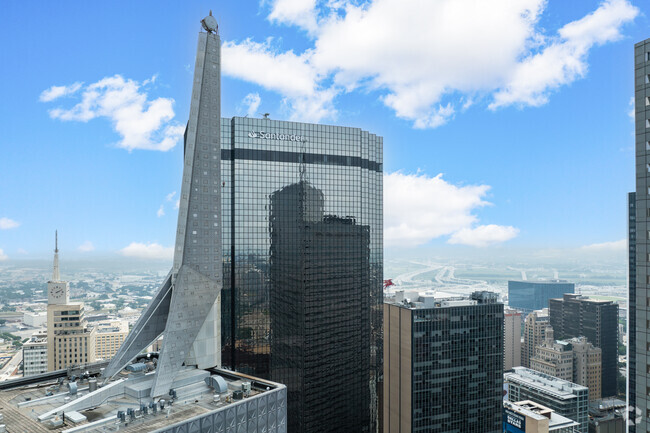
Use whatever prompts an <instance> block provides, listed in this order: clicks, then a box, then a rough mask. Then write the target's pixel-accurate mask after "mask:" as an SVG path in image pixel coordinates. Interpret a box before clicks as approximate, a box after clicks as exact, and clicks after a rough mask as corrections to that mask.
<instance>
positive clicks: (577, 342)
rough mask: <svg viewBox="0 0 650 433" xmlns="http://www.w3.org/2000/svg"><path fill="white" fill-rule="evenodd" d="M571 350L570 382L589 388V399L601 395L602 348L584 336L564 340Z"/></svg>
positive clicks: (597, 397)
mask: <svg viewBox="0 0 650 433" xmlns="http://www.w3.org/2000/svg"><path fill="white" fill-rule="evenodd" d="M566 342H567V343H568V344H570V345H571V348H572V351H573V380H572V381H571V382H573V383H577V384H578V385H582V386H586V387H587V388H589V400H598V399H600V398H601V395H602V382H601V381H602V350H601V349H600V348H599V347H595V346H594V345H593V344H591V343H590V342H589V341H588V340H587V339H586V338H585V337H576V338H571V339H569V340H566Z"/></svg>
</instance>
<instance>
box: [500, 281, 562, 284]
mask: <svg viewBox="0 0 650 433" xmlns="http://www.w3.org/2000/svg"><path fill="white" fill-rule="evenodd" d="M508 283H529V284H574V283H572V282H570V281H567V280H535V281H531V280H508Z"/></svg>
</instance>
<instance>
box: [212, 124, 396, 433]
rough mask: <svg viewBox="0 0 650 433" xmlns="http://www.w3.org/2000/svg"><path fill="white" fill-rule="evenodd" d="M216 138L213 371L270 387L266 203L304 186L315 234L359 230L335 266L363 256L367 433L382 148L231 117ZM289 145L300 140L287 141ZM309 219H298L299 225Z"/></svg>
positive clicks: (306, 127)
mask: <svg viewBox="0 0 650 433" xmlns="http://www.w3.org/2000/svg"><path fill="white" fill-rule="evenodd" d="M261 132H264V134H261ZM221 134H222V179H221V180H222V208H223V217H222V224H223V225H222V234H223V252H224V287H223V290H222V343H223V351H222V362H223V365H224V366H226V367H229V368H232V369H235V370H237V371H240V372H243V373H249V374H253V375H256V376H260V377H265V378H270V377H271V363H272V361H271V359H272V356H271V352H272V346H271V339H272V335H273V333H272V331H274V329H272V325H273V323H275V322H273V321H272V319H271V305H270V299H271V296H270V294H271V290H272V284H271V281H272V277H271V254H272V253H271V251H272V248H271V237H272V232H271V224H270V221H269V218H270V213H271V196H272V194H274V193H275V192H278V193H279V192H280V191H281V190H282V189H283V188H289V187H290V186H292V185H297V184H299V181H300V179H301V178H303V179H306V180H308V182H309V186H310V187H312V188H314V190H317V191H319V193H320V194H321V195H322V196H323V200H322V209H316V210H314V211H313V212H314V215H317V214H318V215H321V216H322V218H321V221H320V223H321V225H322V227H324V226H325V224H329V225H328V228H329V229H331V231H335V230H337V229H338V228H339V227H340V226H342V225H345V224H348V222H353V224H348V229H349V230H350V233H352V231H354V230H361V229H362V228H363V230H365V232H366V233H367V234H366V235H365V236H366V240H364V239H362V238H363V236H362V235H360V234H357V235H355V236H356V237H355V236H352V235H351V234H349V235H346V236H348V240H347V241H346V242H345V244H344V245H342V246H341V250H340V252H341V256H340V257H342V258H345V257H348V256H349V254H354V255H357V252H358V251H360V250H363V249H364V248H365V250H366V251H367V255H366V257H367V258H366V260H367V263H368V264H367V273H366V274H367V281H368V283H367V302H368V307H367V308H368V311H369V313H368V314H369V316H370V317H369V320H368V322H367V323H369V325H370V328H369V330H368V331H367V332H368V333H369V335H370V336H369V338H368V339H367V340H368V341H369V352H370V355H369V364H370V365H369V367H367V370H369V371H367V372H366V373H362V374H361V376H363V377H364V378H365V380H366V386H365V388H366V389H369V390H370V392H369V393H370V396H369V398H370V404H369V406H370V408H369V411H370V420H371V421H370V422H371V424H373V425H372V426H371V427H370V430H374V429H375V427H376V424H375V423H376V420H377V395H378V394H377V393H378V389H379V390H381V385H380V386H379V387H378V384H380V383H381V379H382V359H381V357H382V353H383V348H382V318H383V315H382V307H383V305H382V304H383V294H382V279H383V244H382V241H383V224H382V194H383V191H382V182H383V178H382V157H383V156H382V138H381V137H378V136H376V135H374V134H370V133H368V132H367V131H362V130H360V129H358V128H346V127H340V126H327V125H315V124H306V123H297V122H284V121H275V120H270V119H250V118H239V117H235V118H232V119H222V121H221ZM296 136H298V137H301V138H300V139H298V140H296ZM278 137H280V138H278ZM292 138H293V140H292ZM301 167H303V171H304V172H303V175H304V176H303V177H301ZM307 190H309V188H306V186H305V191H307ZM314 193H315V192H314ZM306 194H310V193H308V192H306ZM325 198H326V200H325ZM315 201H318V200H315ZM328 215H336V217H327V216H328ZM348 215H352V216H354V217H353V218H352V219H350V218H347V217H346V216H348ZM310 218H312V217H310V216H309V215H307V214H305V215H304V219H305V220H306V221H309V220H310ZM328 218H329V223H327V222H326V221H327V220H328ZM346 220H347V221H348V222H345V221H346ZM322 230H324V229H322ZM323 233H324V232H323ZM310 236H315V233H312V235H310ZM323 242H325V241H323ZM295 247H298V246H297V245H296V246H295ZM325 247H327V246H326V245H325V244H323V248H325ZM348 253H349V254H348ZM350 266H352V265H350ZM354 266H358V263H357V264H356V265H354ZM344 270H345V268H341V271H344ZM233 294H234V296H233ZM351 308H354V310H355V311H357V312H359V314H361V313H360V311H361V310H362V309H363V308H366V307H364V306H363V305H362V304H357V305H352V306H351ZM360 362H361V361H360ZM340 373H341V372H340V371H339V372H336V371H331V374H332V377H331V379H332V380H336V375H337V374H340ZM359 431H363V430H359Z"/></svg>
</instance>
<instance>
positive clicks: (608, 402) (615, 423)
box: [589, 398, 627, 433]
mask: <svg viewBox="0 0 650 433" xmlns="http://www.w3.org/2000/svg"><path fill="white" fill-rule="evenodd" d="M626 412H627V404H626V402H624V401H623V400H619V399H617V398H606V399H599V400H594V401H591V402H589V433H625V418H626V415H627V413H626Z"/></svg>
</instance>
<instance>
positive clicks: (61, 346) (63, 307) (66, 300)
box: [47, 235, 95, 371]
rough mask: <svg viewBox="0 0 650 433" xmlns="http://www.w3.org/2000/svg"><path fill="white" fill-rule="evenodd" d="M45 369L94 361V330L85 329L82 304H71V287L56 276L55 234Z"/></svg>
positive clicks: (49, 287) (57, 269) (49, 285)
mask: <svg viewBox="0 0 650 433" xmlns="http://www.w3.org/2000/svg"><path fill="white" fill-rule="evenodd" d="M47 302H48V305H47V370H48V371H52V370H60V369H63V368H67V367H69V366H71V365H81V364H87V363H89V362H94V361H95V328H93V327H91V326H88V323H87V322H86V319H85V311H84V305H83V303H80V302H70V286H69V284H68V282H67V281H63V280H61V277H60V274H59V246H58V235H55V247H54V271H53V274H52V279H51V280H50V281H48V282H47Z"/></svg>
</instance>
